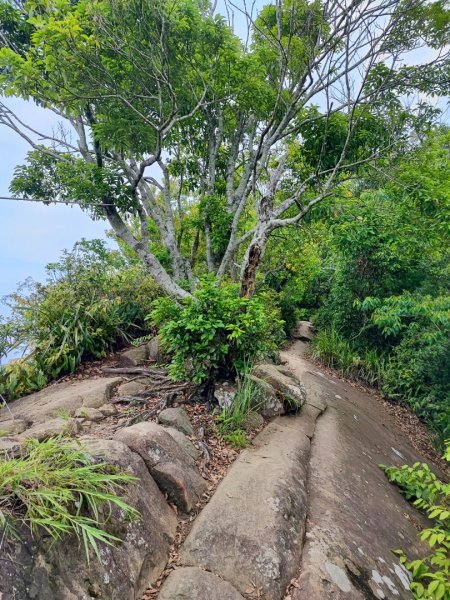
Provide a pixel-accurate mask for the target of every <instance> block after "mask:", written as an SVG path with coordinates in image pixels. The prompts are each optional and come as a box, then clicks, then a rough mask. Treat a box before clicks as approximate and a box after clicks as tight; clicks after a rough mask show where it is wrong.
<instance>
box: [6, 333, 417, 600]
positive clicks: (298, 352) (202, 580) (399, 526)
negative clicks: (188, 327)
mask: <svg viewBox="0 0 450 600" xmlns="http://www.w3.org/2000/svg"><path fill="white" fill-rule="evenodd" d="M300 333H301V332H300ZM307 337H308V335H303V334H302V335H298V336H297V338H300V339H297V340H296V341H295V342H293V343H292V344H291V345H290V347H289V348H287V349H286V350H285V351H283V352H282V353H281V359H282V363H283V365H282V366H278V367H276V366H270V365H261V366H259V367H258V368H256V369H255V370H254V378H255V381H261V380H264V381H263V382H262V385H264V386H266V388H267V393H268V397H267V401H266V404H265V407H264V410H263V411H262V412H263V414H264V417H265V418H266V421H269V423H268V424H267V425H266V426H265V427H264V428H263V429H262V430H261V428H262V425H260V426H259V428H258V427H256V428H255V429H253V430H252V431H250V438H253V439H252V442H251V444H250V446H249V447H248V448H247V449H245V450H243V451H242V452H240V453H239V452H237V451H236V450H234V449H232V448H231V447H230V446H229V445H228V444H226V443H225V442H224V441H223V440H221V439H220V438H219V437H217V435H216V432H215V430H214V422H213V420H212V419H211V417H210V415H209V414H208V411H207V409H206V407H205V405H204V404H200V403H196V404H186V405H183V407H178V408H171V407H169V408H164V409H162V410H161V399H160V397H158V396H157V395H156V396H155V397H154V398H150V399H149V400H148V401H147V402H146V403H145V404H143V403H141V404H138V406H137V407H135V408H130V406H129V404H127V403H124V404H120V403H119V402H116V400H117V398H125V397H128V398H129V397H135V398H139V394H141V395H142V394H143V392H144V391H145V389H146V386H147V387H148V382H147V383H146V382H145V381H143V380H142V378H139V377H138V378H131V381H125V379H124V377H122V376H121V377H98V378H94V379H86V380H83V381H77V380H75V381H66V382H63V383H59V384H56V385H54V386H51V387H49V388H47V389H46V390H43V391H42V392H39V393H37V394H33V395H32V396H28V397H26V398H23V399H21V400H19V401H16V402H14V403H12V404H11V405H10V407H8V408H6V409H5V408H4V409H2V410H1V411H0V430H1V431H2V436H1V437H0V452H2V453H3V454H4V455H6V456H8V455H9V454H11V453H14V452H18V451H20V447H21V445H22V444H23V441H24V440H25V439H26V438H27V437H37V438H38V439H45V438H46V437H48V436H49V435H54V434H57V433H59V432H61V431H69V432H70V433H72V434H73V435H75V436H77V437H80V438H81V439H82V440H83V443H84V444H85V445H86V447H87V449H88V451H89V452H90V453H91V454H92V456H94V457H97V458H98V459H100V460H105V461H107V462H110V463H111V464H115V465H117V466H119V467H120V468H127V469H128V470H130V471H131V472H132V473H134V474H135V475H137V476H138V477H139V478H140V482H139V483H138V484H136V485H134V486H132V487H131V488H130V489H129V490H127V491H126V500H127V501H128V502H130V503H131V504H133V505H134V506H136V507H137V508H138V510H139V511H140V513H141V516H142V519H141V521H139V522H136V523H124V522H123V519H122V518H121V515H120V512H119V513H117V514H113V515H112V519H111V523H110V526H111V527H112V528H114V530H115V531H118V532H120V533H121V537H122V539H123V540H124V541H123V542H122V543H121V544H120V545H119V546H117V547H116V548H111V547H104V548H102V552H101V558H102V561H101V563H99V562H95V561H91V563H90V564H89V565H87V564H86V561H85V559H84V556H83V553H82V551H81V550H80V548H79V547H77V544H76V543H75V544H74V543H73V540H63V541H61V542H58V543H57V544H55V545H54V546H51V547H49V544H48V539H46V538H45V536H41V537H40V536H37V535H35V536H31V534H30V533H29V532H27V531H24V532H21V534H22V540H21V541H20V542H19V541H18V540H17V539H6V540H3V543H2V546H1V547H0V599H1V600H13V599H15V600H27V599H28V598H30V599H37V600H40V599H44V598H46V599H47V598H54V599H55V600H75V599H80V600H88V599H89V598H103V599H108V600H128V599H129V600H140V599H141V598H145V599H147V600H150V599H151V600H156V598H158V600H238V599H239V600H242V599H244V598H245V599H247V600H254V599H261V600H315V599H317V600H320V599H324V600H327V599H333V600H341V599H343V600H344V599H349V600H360V599H370V598H380V599H383V598H386V599H399V600H401V599H406V598H412V595H411V593H410V592H409V585H408V573H407V572H406V571H405V570H404V569H403V567H401V566H400V565H399V563H398V561H397V559H396V557H395V555H394V554H393V552H392V550H395V549H397V548H403V549H405V550H407V551H408V554H409V555H411V556H414V555H419V554H421V552H423V548H420V545H419V541H418V530H419V529H420V527H421V526H422V525H424V518H423V516H422V515H421V514H420V513H419V512H418V511H417V510H415V509H414V508H413V507H411V505H410V504H409V503H408V502H407V501H406V500H404V498H403V497H402V496H401V494H400V493H399V491H398V489H397V488H396V487H394V486H392V485H391V484H390V483H389V482H388V480H387V478H386V477H385V475H384V473H383V472H382V470H381V469H380V468H379V466H378V465H379V464H387V465H401V464H404V463H410V464H411V463H413V462H415V461H417V460H425V459H424V457H423V456H420V455H419V454H418V452H417V450H415V449H414V447H413V445H412V444H411V442H410V441H409V440H408V437H407V436H406V435H405V434H404V433H403V432H402V431H401V430H400V429H399V427H398V421H397V420H396V419H395V416H394V415H392V414H390V412H389V411H387V410H386V408H385V407H384V406H383V404H382V403H380V402H378V401H376V400H375V399H374V397H373V395H371V394H369V393H367V392H365V391H364V390H361V389H358V388H357V387H355V386H352V385H349V384H348V382H345V381H343V380H341V379H339V378H337V377H335V376H334V375H330V374H329V373H328V372H326V371H325V370H323V369H321V368H320V367H318V366H317V365H315V364H313V363H312V362H311V361H309V360H308V359H307V358H306V349H307V343H306V342H305V341H304V340H305V339H307ZM136 350H137V351H138V352H136ZM139 352H141V356H140V357H139V356H138V354H139ZM130 356H131V357H133V356H134V358H130ZM148 357H149V350H148V349H147V350H145V357H143V355H142V349H133V350H132V351H131V353H130V354H129V357H128V359H129V360H131V361H134V363H135V365H138V364H141V363H142V361H143V360H146V359H148ZM128 359H127V360H128ZM129 366H133V365H132V364H131V363H129ZM283 394H284V396H285V397H288V396H289V397H292V396H295V397H296V398H297V400H298V402H299V403H301V404H303V406H302V408H301V410H300V411H298V412H297V413H296V414H282V413H284V412H285V408H286V406H285V405H283V402H282V401H280V398H281V396H282V395H283ZM178 399H180V398H178ZM175 404H176V402H175ZM140 413H141V414H144V417H145V415H148V414H150V413H151V414H152V415H153V417H152V419H151V420H149V419H145V420H143V421H139V418H138V417H139V414H140ZM277 415H278V416H277ZM269 417H272V418H269ZM130 420H131V422H130ZM261 421H262V419H261Z"/></svg>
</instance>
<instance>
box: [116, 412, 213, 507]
mask: <svg viewBox="0 0 450 600" xmlns="http://www.w3.org/2000/svg"><path fill="white" fill-rule="evenodd" d="M114 438H115V439H117V440H119V441H121V442H123V443H125V444H126V445H127V446H129V448H131V449H132V450H133V451H134V452H137V453H138V454H139V455H140V456H141V457H142V458H143V459H144V461H145V463H146V465H147V467H148V468H149V470H150V473H151V474H152V475H153V477H154V478H155V481H156V482H157V483H158V485H159V487H160V488H161V489H162V490H163V491H165V492H167V493H168V494H169V497H170V498H171V500H172V501H173V502H174V503H175V504H176V505H177V506H178V507H179V508H180V509H181V510H182V511H185V512H190V511H191V510H192V509H193V508H194V506H195V504H196V503H197V502H198V500H199V499H200V497H201V495H202V494H203V493H204V492H205V491H206V488H207V485H206V482H205V480H204V479H203V478H202V477H201V475H200V473H199V471H198V469H197V466H196V464H195V462H194V460H193V458H191V456H189V454H188V453H187V452H186V451H185V450H184V449H183V448H182V446H180V445H179V444H178V443H177V442H176V441H175V439H174V438H173V437H172V436H171V435H170V434H169V433H168V432H167V431H166V430H165V429H164V427H162V426H161V425H157V424H156V423H152V422H145V423H137V424H136V425H132V426H131V427H125V428H123V429H121V430H119V431H118V432H117V433H116V434H115V436H114Z"/></svg>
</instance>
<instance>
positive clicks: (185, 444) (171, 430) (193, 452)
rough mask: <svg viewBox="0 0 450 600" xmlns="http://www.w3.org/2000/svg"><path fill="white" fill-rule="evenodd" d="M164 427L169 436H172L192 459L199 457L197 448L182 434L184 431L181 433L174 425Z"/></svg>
mask: <svg viewBox="0 0 450 600" xmlns="http://www.w3.org/2000/svg"><path fill="white" fill-rule="evenodd" d="M164 429H165V430H166V431H167V433H168V434H169V435H170V436H171V437H173V439H174V440H175V441H176V443H177V444H178V445H180V446H181V447H182V448H183V450H184V451H185V452H186V454H189V456H190V457H191V458H192V459H193V460H197V459H198V458H199V456H200V452H199V451H198V450H197V448H196V447H195V446H194V444H193V443H192V442H191V440H190V439H189V438H188V437H186V436H185V435H184V433H181V431H180V430H179V429H175V427H164Z"/></svg>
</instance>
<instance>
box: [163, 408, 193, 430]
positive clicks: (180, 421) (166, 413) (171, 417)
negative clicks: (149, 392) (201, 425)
mask: <svg viewBox="0 0 450 600" xmlns="http://www.w3.org/2000/svg"><path fill="white" fill-rule="evenodd" d="M158 421H159V422H160V423H161V424H162V425H167V426H168V427H175V429H179V430H180V431H181V432H182V433H184V434H185V435H194V428H193V427H192V424H191V422H190V420H189V417H188V414H187V412H186V411H185V410H184V408H166V409H164V410H162V411H161V412H160V413H159V416H158Z"/></svg>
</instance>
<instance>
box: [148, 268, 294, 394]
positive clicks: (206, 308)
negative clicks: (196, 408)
mask: <svg viewBox="0 0 450 600" xmlns="http://www.w3.org/2000/svg"><path fill="white" fill-rule="evenodd" d="M150 318H151V320H152V322H153V324H154V325H156V326H160V330H159V335H160V337H161V340H162V344H163V347H164V349H165V350H166V351H168V352H169V353H170V354H172V355H173V359H172V362H171V363H170V365H169V371H170V374H171V376H172V378H174V379H177V380H182V379H192V380H193V381H194V382H195V383H202V382H205V381H208V380H211V379H214V378H215V377H216V376H218V375H235V374H236V372H237V373H239V372H242V371H243V369H244V368H245V365H246V364H247V363H248V362H250V363H251V362H252V361H254V360H257V359H260V358H262V357H264V356H269V355H273V354H275V353H276V351H277V347H278V344H279V343H280V342H281V340H282V339H283V337H284V336H283V329H282V328H283V322H282V320H281V319H280V312H279V309H278V308H277V306H276V304H275V302H274V298H273V295H271V294H268V293H266V294H260V295H258V296H254V297H253V298H251V299H248V298H240V297H239V294H238V286H237V285H234V284H228V283H227V284H222V285H218V284H217V283H216V282H215V281H214V280H213V279H212V278H206V279H205V280H203V282H202V284H201V285H200V287H199V289H198V290H197V291H196V292H195V293H194V297H193V299H189V300H187V301H185V303H184V305H183V306H178V305H177V304H176V303H175V301H173V300H171V299H170V298H161V299H158V300H156V301H155V303H154V309H153V311H152V312H151V315H150Z"/></svg>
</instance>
